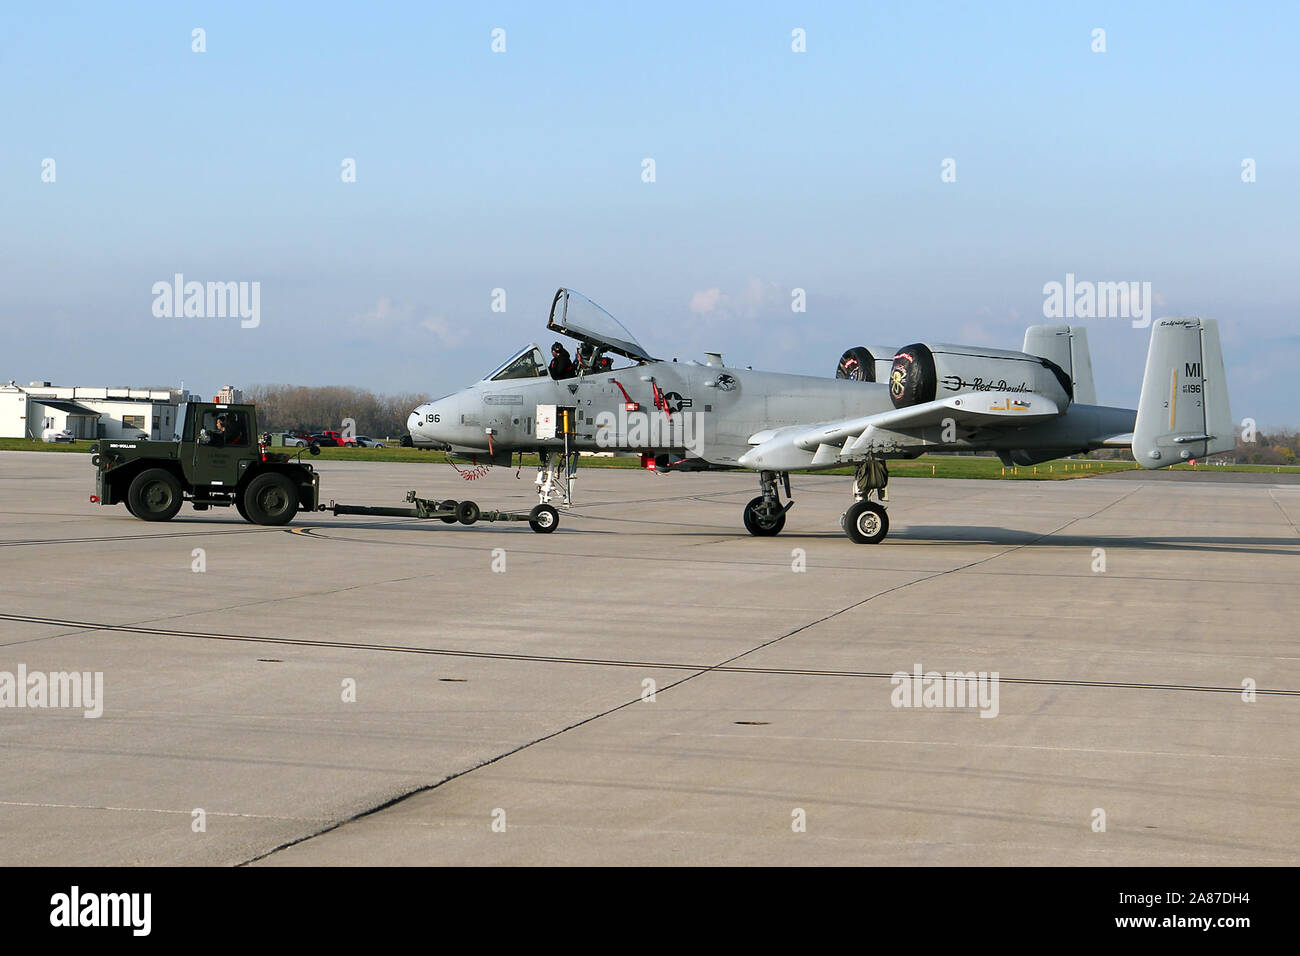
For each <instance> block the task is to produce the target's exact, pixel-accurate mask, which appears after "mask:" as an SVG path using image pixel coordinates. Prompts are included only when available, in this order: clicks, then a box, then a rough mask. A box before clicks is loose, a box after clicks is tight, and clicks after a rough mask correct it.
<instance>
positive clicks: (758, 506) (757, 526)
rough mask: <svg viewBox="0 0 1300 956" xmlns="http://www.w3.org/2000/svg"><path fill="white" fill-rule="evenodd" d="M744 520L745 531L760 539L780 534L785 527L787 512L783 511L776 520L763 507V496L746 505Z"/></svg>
mask: <svg viewBox="0 0 1300 956" xmlns="http://www.w3.org/2000/svg"><path fill="white" fill-rule="evenodd" d="M744 518H745V530H746V531H748V532H749V533H750V534H752V535H754V536H755V537H759V538H770V537H772V536H773V535H777V534H780V533H781V529H782V528H784V527H785V512H784V511H782V512H781V513H780V514H779V515H777V516H776V517H775V518H773V517H771V515H770V514H768V513H767V512H766V510H765V509H764V507H763V496H762V495H759V496H758V497H757V498H755V499H754V500H753V501H751V502H750V503H749V504H747V505H745V512H744Z"/></svg>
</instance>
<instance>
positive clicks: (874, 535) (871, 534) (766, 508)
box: [744, 458, 889, 544]
mask: <svg viewBox="0 0 1300 956" xmlns="http://www.w3.org/2000/svg"><path fill="white" fill-rule="evenodd" d="M758 480H759V485H760V487H761V489H762V492H763V493H762V494H761V495H759V496H758V497H757V498H755V499H754V500H753V501H751V502H750V503H749V504H747V505H745V512H744V518H745V530H746V531H748V532H749V533H750V534H752V535H755V536H757V537H760V538H767V537H771V536H772V535H776V534H780V533H781V529H782V528H784V527H785V515H786V512H787V511H789V510H790V508H791V507H792V506H793V505H794V502H793V501H790V500H789V498H790V474H789V473H788V472H784V471H783V472H775V471H761V472H759V473H758ZM778 483H779V484H778ZM888 483H889V470H888V468H887V467H886V466H885V462H884V460H883V459H880V458H868V459H867V460H866V461H864V462H862V463H861V464H859V465H858V469H857V472H856V473H855V474H854V476H853V498H854V501H853V504H851V505H849V508H848V510H847V511H845V512H844V514H842V515H841V516H840V527H841V528H843V529H844V533H845V534H846V535H848V536H849V540H850V541H853V542H855V543H856V544H877V543H878V542H880V541H883V540H884V539H885V535H887V534H889V515H888V514H886V513H885V505H884V502H886V501H888V500H889V495H888V493H887V492H886V491H885V485H887V484H888ZM781 486H784V488H785V497H786V499H787V500H786V503H785V504H784V505H783V504H781V496H780V490H779V489H780V487H781ZM873 493H874V494H875V496H876V497H877V498H878V499H879V501H878V502H876V501H872V500H870V499H871V496H872V494H873Z"/></svg>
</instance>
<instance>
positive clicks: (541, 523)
mask: <svg viewBox="0 0 1300 956" xmlns="http://www.w3.org/2000/svg"><path fill="white" fill-rule="evenodd" d="M528 526H529V527H530V528H532V529H533V530H534V531H536V532H537V533H538V534H550V533H551V532H552V531H554V530H555V529H556V528H558V527H559V526H560V513H559V512H558V511H556V510H555V509H554V508H552V507H551V506H550V505H538V506H537V507H536V508H534V509H533V510H532V511H530V512H528Z"/></svg>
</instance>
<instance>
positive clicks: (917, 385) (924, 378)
mask: <svg viewBox="0 0 1300 956" xmlns="http://www.w3.org/2000/svg"><path fill="white" fill-rule="evenodd" d="M937 386H938V381H937V380H936V379H935V371H934V353H933V352H931V351H930V348H929V346H926V345H923V344H921V343H920V342H917V343H915V344H913V345H905V346H903V347H902V348H901V349H899V350H898V352H897V353H896V354H895V355H894V364H893V365H892V366H891V367H890V369H889V398H890V400H891V401H893V403H894V407H895V408H910V407H911V406H913V405H924V404H925V403H926V402H932V401H934V393H935V389H936V387H937Z"/></svg>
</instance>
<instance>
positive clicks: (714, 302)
mask: <svg viewBox="0 0 1300 956" xmlns="http://www.w3.org/2000/svg"><path fill="white" fill-rule="evenodd" d="M790 294H791V290H789V289H783V288H782V287H781V285H780V284H779V283H776V282H764V281H763V280H762V279H756V278H750V279H749V280H748V281H747V282H746V283H745V286H744V288H743V289H741V290H740V291H739V292H735V293H728V292H723V291H722V289H721V288H719V287H717V286H714V287H713V288H712V289H701V290H699V291H698V292H696V293H695V294H693V295H692V296H691V306H690V308H691V311H692V312H694V313H695V314H696V315H707V316H709V317H711V318H714V319H718V320H720V321H741V322H752V321H753V320H755V319H758V318H762V317H764V316H769V315H771V314H773V313H776V312H784V311H788V310H789V308H790V301H791V300H790Z"/></svg>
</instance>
